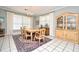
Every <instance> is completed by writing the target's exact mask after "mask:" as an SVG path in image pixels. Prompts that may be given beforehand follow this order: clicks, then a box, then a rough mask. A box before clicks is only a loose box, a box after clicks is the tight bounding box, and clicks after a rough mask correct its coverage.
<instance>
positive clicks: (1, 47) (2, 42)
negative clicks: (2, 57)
mask: <svg viewBox="0 0 79 59" xmlns="http://www.w3.org/2000/svg"><path fill="white" fill-rule="evenodd" d="M2 40H3V41H2V44H1V49H0V51H1V50H2V46H3V43H4V37H2Z"/></svg>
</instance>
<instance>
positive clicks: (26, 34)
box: [25, 30, 31, 40]
mask: <svg viewBox="0 0 79 59" xmlns="http://www.w3.org/2000/svg"><path fill="white" fill-rule="evenodd" d="M29 37H30V38H31V33H29V32H28V31H27V30H26V31H25V38H26V39H27V40H28V38H29Z"/></svg>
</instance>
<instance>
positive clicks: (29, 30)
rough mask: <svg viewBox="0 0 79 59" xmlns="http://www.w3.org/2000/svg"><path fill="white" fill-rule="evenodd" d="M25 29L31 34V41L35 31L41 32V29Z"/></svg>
mask: <svg viewBox="0 0 79 59" xmlns="http://www.w3.org/2000/svg"><path fill="white" fill-rule="evenodd" d="M25 31H28V32H29V33H30V34H31V41H32V40H33V33H35V32H39V31H40V29H25Z"/></svg>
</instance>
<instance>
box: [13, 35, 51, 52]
mask: <svg viewBox="0 0 79 59" xmlns="http://www.w3.org/2000/svg"><path fill="white" fill-rule="evenodd" d="M13 39H14V42H15V45H16V48H17V50H18V52H31V51H33V50H35V49H36V48H38V47H40V46H42V45H43V44H45V43H47V42H49V41H51V39H48V38H45V40H44V41H41V43H40V45H39V42H38V41H31V40H30V39H29V40H25V39H22V37H21V36H20V35H13Z"/></svg>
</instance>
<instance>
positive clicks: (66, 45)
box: [62, 42, 68, 52]
mask: <svg viewBox="0 0 79 59" xmlns="http://www.w3.org/2000/svg"><path fill="white" fill-rule="evenodd" d="M67 45H68V42H67V43H66V46H65V47H64V48H63V50H62V52H63V51H64V50H65V49H66V47H67Z"/></svg>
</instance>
